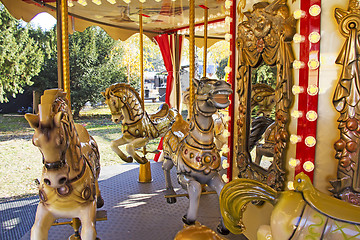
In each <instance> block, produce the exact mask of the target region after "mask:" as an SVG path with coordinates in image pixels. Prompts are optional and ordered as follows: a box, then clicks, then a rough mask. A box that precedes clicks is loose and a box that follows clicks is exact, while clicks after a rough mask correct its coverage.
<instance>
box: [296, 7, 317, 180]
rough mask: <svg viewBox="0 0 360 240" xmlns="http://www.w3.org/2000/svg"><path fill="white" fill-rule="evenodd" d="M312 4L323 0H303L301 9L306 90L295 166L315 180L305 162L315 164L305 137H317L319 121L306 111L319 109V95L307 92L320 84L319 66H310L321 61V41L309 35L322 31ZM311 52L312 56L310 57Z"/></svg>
mask: <svg viewBox="0 0 360 240" xmlns="http://www.w3.org/2000/svg"><path fill="white" fill-rule="evenodd" d="M312 5H319V6H320V7H321V0H302V1H301V10H303V11H304V12H305V13H306V16H305V17H303V18H301V19H300V34H301V35H302V36H304V37H305V41H304V42H302V43H300V61H302V62H304V63H305V67H304V68H302V69H300V70H299V85H300V86H302V87H303V88H304V89H305V91H304V92H303V93H300V94H299V103H298V111H301V112H302V113H303V116H302V117H301V118H299V119H298V125H297V135H299V136H301V138H302V139H301V141H300V142H298V143H297V145H296V159H298V160H299V161H300V164H299V165H297V167H296V168H295V175H297V174H298V173H300V172H304V173H305V174H306V175H308V176H309V177H310V179H311V181H313V176H314V171H311V172H306V171H305V170H304V168H303V164H304V163H305V162H306V161H311V162H312V163H314V165H315V147H316V145H315V146H314V147H308V146H306V145H305V138H306V137H307V136H313V137H314V138H315V139H316V125H317V121H308V120H307V119H306V113H307V112H308V111H310V110H313V111H315V112H317V109H318V95H315V96H310V95H309V94H308V93H307V88H308V86H310V85H316V86H319V68H318V69H316V70H311V69H309V67H308V61H309V60H310V59H313V58H315V59H317V60H318V61H320V41H319V42H317V43H311V42H310V41H309V39H308V36H309V34H310V33H311V32H318V33H320V20H321V14H320V15H318V16H311V15H310V14H309V9H310V7H311V6H312ZM310 54H311V57H310Z"/></svg>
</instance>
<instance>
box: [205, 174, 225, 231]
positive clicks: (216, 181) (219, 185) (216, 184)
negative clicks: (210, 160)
mask: <svg viewBox="0 0 360 240" xmlns="http://www.w3.org/2000/svg"><path fill="white" fill-rule="evenodd" d="M207 185H208V186H209V187H211V188H212V189H213V190H215V192H216V193H217V195H218V196H219V197H220V193H221V190H222V189H223V187H224V186H225V182H224V181H223V180H222V179H221V177H220V175H219V174H218V173H216V174H215V175H214V176H213V177H212V178H211V179H210V181H209V182H208V183H207ZM217 231H218V232H219V233H220V234H222V235H227V234H229V233H230V232H229V230H228V229H227V228H226V227H225V225H224V221H223V218H222V216H221V221H220V223H219V225H218V227H217Z"/></svg>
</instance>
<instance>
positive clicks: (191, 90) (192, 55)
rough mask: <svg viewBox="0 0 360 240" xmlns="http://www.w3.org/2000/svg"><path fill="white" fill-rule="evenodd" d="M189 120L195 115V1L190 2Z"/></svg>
mask: <svg viewBox="0 0 360 240" xmlns="http://www.w3.org/2000/svg"><path fill="white" fill-rule="evenodd" d="M189 7H190V9H189V45H190V46H189V52H190V53H189V55H190V56H189V71H190V72H189V103H190V105H189V106H190V107H189V119H191V117H192V114H193V105H194V94H195V93H194V86H193V79H194V77H195V0H189Z"/></svg>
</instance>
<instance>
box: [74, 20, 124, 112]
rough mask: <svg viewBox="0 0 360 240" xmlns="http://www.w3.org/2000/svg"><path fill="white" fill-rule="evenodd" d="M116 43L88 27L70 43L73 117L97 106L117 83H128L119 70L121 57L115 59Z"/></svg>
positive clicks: (94, 28)
mask: <svg viewBox="0 0 360 240" xmlns="http://www.w3.org/2000/svg"><path fill="white" fill-rule="evenodd" d="M114 47H115V41H114V40H113V39H112V38H111V37H110V36H109V35H108V34H107V33H106V32H105V31H104V30H102V29H101V28H99V27H89V28H87V29H85V30H84V31H83V32H75V33H74V34H72V35H71V36H70V39H69V55H70V57H69V59H70V89H71V99H72V100H71V102H72V108H73V110H74V116H75V117H77V116H78V115H79V112H80V110H81V108H82V107H83V106H84V105H85V103H87V102H91V103H97V102H99V101H101V100H102V99H103V97H102V95H101V94H100V92H101V91H104V90H105V88H106V87H108V86H109V85H111V84H113V83H115V82H126V75H125V74H124V69H123V68H121V67H119V66H118V64H117V63H118V61H119V59H118V58H119V57H121V54H118V55H113V54H111V53H112V50H113V51H114Z"/></svg>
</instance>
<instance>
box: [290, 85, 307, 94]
mask: <svg viewBox="0 0 360 240" xmlns="http://www.w3.org/2000/svg"><path fill="white" fill-rule="evenodd" d="M292 92H293V94H299V93H303V92H304V88H303V87H301V86H297V85H294V86H293V87H292Z"/></svg>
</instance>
